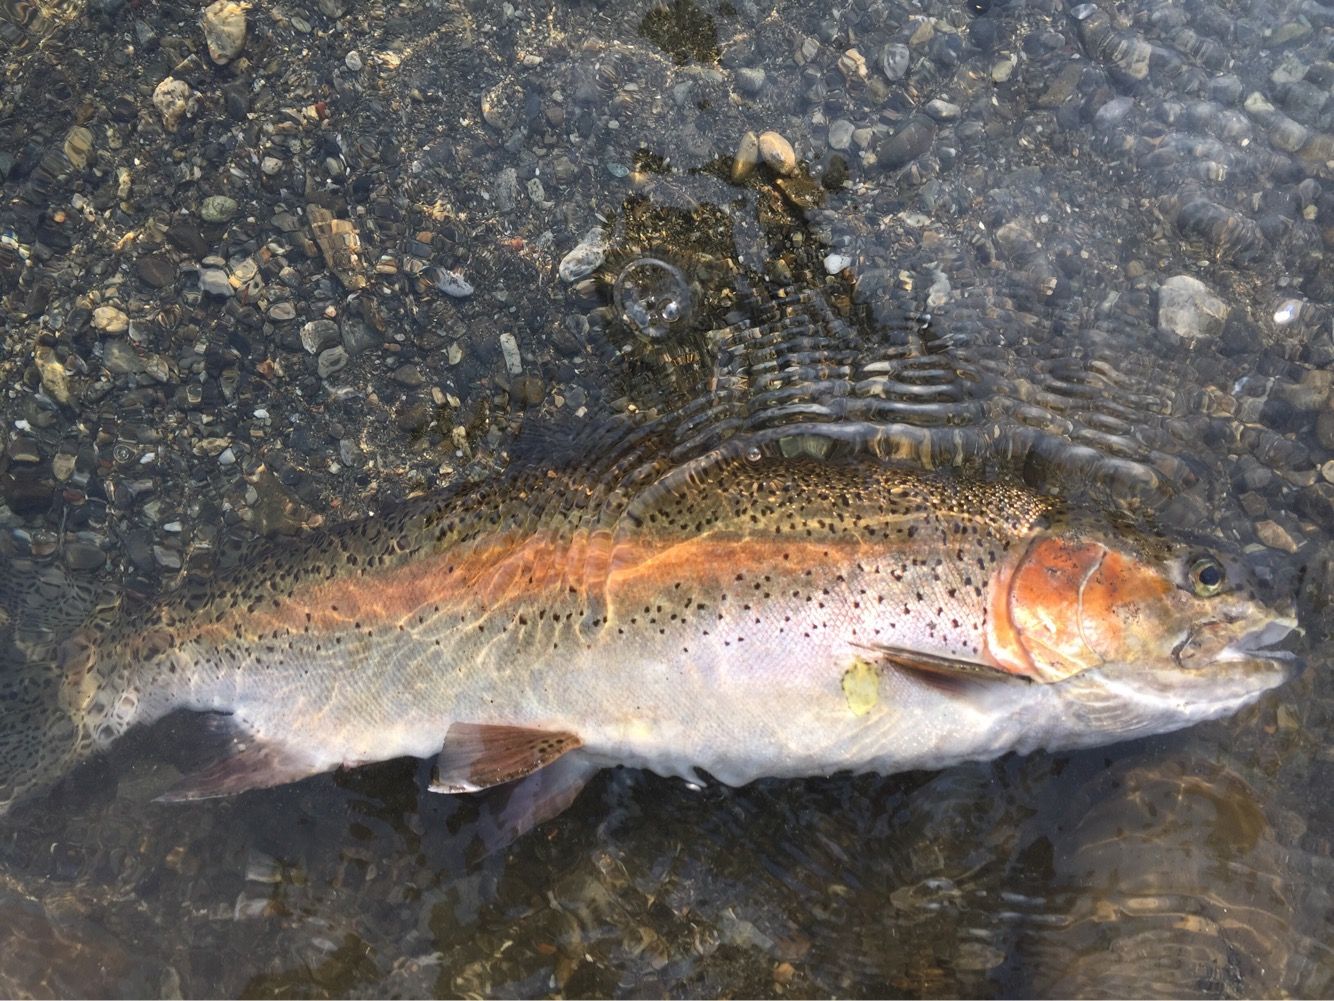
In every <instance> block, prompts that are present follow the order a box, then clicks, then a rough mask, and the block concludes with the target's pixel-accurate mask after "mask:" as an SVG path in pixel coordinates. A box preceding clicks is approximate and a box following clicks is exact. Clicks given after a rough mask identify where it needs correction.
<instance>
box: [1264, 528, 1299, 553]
mask: <svg viewBox="0 0 1334 1001" xmlns="http://www.w3.org/2000/svg"><path fill="white" fill-rule="evenodd" d="M1255 535H1256V537H1257V538H1258V539H1259V540H1260V541H1261V542H1262V543H1264V544H1265V545H1266V546H1268V547H1269V548H1270V549H1278V550H1281V551H1282V552H1285V553H1295V552H1296V551H1297V549H1298V548H1299V544H1298V542H1297V540H1296V539H1294V538H1293V537H1292V534H1291V533H1290V532H1289V531H1288V530H1287V529H1286V528H1284V527H1283V526H1282V525H1280V524H1279V523H1278V522H1276V521H1262V522H1260V524H1258V525H1256V526H1255Z"/></svg>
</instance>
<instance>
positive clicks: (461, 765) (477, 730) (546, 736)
mask: <svg viewBox="0 0 1334 1001" xmlns="http://www.w3.org/2000/svg"><path fill="white" fill-rule="evenodd" d="M582 744H583V741H581V740H580V739H579V738H578V737H577V736H575V735H574V734H572V733H565V732H563V731H560V730H555V731H553V730H532V729H528V728H526V727H520V726H487V725H484V724H477V723H455V724H454V725H452V726H451V727H450V728H449V730H448V731H447V732H446V733H445V743H444V747H443V748H442V749H441V751H440V755H439V757H437V758H436V764H435V774H434V775H433V776H432V777H431V791H432V792H477V791H478V790H479V789H486V788H488V787H489V786H494V785H500V784H501V783H502V782H513V781H514V780H515V779H520V778H523V777H524V776H525V775H528V774H530V773H532V772H535V771H537V770H538V769H539V768H543V767H545V766H547V765H549V764H551V763H552V762H553V761H555V760H556V759H557V758H559V757H560V756H561V755H562V754H565V753H566V752H567V751H572V750H574V749H575V748H576V747H580V746H581V745H582Z"/></svg>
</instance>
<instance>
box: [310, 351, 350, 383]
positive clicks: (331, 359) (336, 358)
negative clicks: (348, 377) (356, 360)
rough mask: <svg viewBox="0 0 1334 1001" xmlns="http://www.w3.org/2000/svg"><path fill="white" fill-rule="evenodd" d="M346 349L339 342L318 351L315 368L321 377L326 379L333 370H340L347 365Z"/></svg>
mask: <svg viewBox="0 0 1334 1001" xmlns="http://www.w3.org/2000/svg"><path fill="white" fill-rule="evenodd" d="M347 361H348V358H347V349H346V348H344V347H343V345H341V344H336V345H334V346H333V347H331V348H327V349H325V350H324V351H321V352H320V355H319V357H318V358H317V359H316V360H315V370H316V371H317V372H319V374H320V378H321V379H327V378H328V377H329V376H331V375H333V374H334V373H335V372H339V371H342V370H343V369H344V368H346V367H347Z"/></svg>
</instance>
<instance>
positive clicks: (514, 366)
mask: <svg viewBox="0 0 1334 1001" xmlns="http://www.w3.org/2000/svg"><path fill="white" fill-rule="evenodd" d="M500 353H501V354H502V355H504V357H505V369H506V370H507V371H508V372H509V374H510V375H520V374H522V372H523V357H522V356H521V355H520V354H519V342H518V341H517V340H516V339H515V337H514V335H513V334H511V333H509V332H508V331H507V332H505V333H503V334H501V335H500Z"/></svg>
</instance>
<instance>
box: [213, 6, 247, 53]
mask: <svg viewBox="0 0 1334 1001" xmlns="http://www.w3.org/2000/svg"><path fill="white" fill-rule="evenodd" d="M245 35H246V23H245V8H244V7H243V6H241V4H239V3H237V2H236V0H216V2H214V3H211V4H209V5H208V6H207V7H205V8H204V41H205V43H206V44H207V45H208V56H209V58H210V59H212V60H213V61H214V62H215V63H217V64H218V65H219V66H225V65H226V64H227V63H229V62H231V61H232V60H233V59H235V58H236V57H237V56H239V55H240V54H241V49H242V48H244V47H245Z"/></svg>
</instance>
